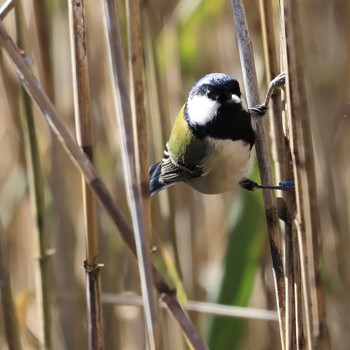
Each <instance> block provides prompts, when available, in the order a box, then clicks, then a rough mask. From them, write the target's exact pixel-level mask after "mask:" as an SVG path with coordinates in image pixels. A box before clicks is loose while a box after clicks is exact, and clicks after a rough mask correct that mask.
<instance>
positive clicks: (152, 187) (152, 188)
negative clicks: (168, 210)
mask: <svg viewBox="0 0 350 350" xmlns="http://www.w3.org/2000/svg"><path fill="white" fill-rule="evenodd" d="M161 167H162V163H161V162H159V163H156V164H153V165H152V166H151V167H150V168H149V176H150V181H149V193H150V195H151V196H153V195H154V194H155V193H157V192H159V191H160V190H162V189H163V188H166V187H168V186H169V184H166V183H165V182H164V181H162V180H161V178H160V175H161Z"/></svg>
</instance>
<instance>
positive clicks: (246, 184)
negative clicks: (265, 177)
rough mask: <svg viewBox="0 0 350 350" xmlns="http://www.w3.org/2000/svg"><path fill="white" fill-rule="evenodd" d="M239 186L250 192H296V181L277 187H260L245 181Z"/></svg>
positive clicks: (282, 183)
mask: <svg viewBox="0 0 350 350" xmlns="http://www.w3.org/2000/svg"><path fill="white" fill-rule="evenodd" d="M239 184H240V185H241V186H242V187H243V188H244V189H246V190H248V191H256V190H259V189H267V190H280V191H293V190H294V180H286V181H281V182H280V183H279V184H278V185H277V186H273V185H271V186H270V185H260V184H258V183H256V182H255V181H253V180H250V179H243V180H241V181H240V182H239Z"/></svg>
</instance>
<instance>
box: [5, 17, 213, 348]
mask: <svg viewBox="0 0 350 350" xmlns="http://www.w3.org/2000/svg"><path fill="white" fill-rule="evenodd" d="M0 46H2V48H3V49H4V50H5V52H6V53H7V55H8V57H9V58H10V61H11V62H12V64H13V68H14V70H15V72H16V73H17V75H18V78H19V80H20V82H21V84H22V85H23V87H24V88H25V89H26V90H27V92H28V94H29V95H30V96H31V98H32V99H33V101H34V102H35V103H36V105H37V106H38V108H39V109H40V110H41V111H42V113H43V115H44V117H45V119H46V121H47V123H48V125H49V127H50V128H51V130H52V131H53V132H54V134H55V135H56V137H57V138H58V140H59V141H60V143H61V144H62V146H63V148H64V149H65V151H66V152H67V154H68V155H69V157H70V158H71V160H72V162H73V163H74V164H75V166H76V167H77V168H78V169H79V170H80V172H81V173H82V174H83V175H84V177H85V180H86V181H87V183H88V184H89V185H90V186H91V188H92V189H93V191H94V194H95V195H96V197H97V198H98V200H99V201H100V203H101V205H102V206H103V208H104V209H105V211H106V213H107V214H108V215H109V216H110V218H111V220H112V222H113V223H114V224H115V226H116V227H117V228H118V229H119V232H120V235H121V237H122V239H123V240H124V242H125V243H126V244H127V246H128V247H129V248H130V250H131V251H132V253H133V254H134V256H136V248H135V241H134V236H133V232H132V229H131V227H130V226H129V225H128V223H127V221H126V219H125V218H124V216H123V214H122V213H121V212H120V210H119V209H118V208H117V207H116V206H115V204H114V203H113V200H112V197H111V195H110V193H109V191H108V189H107V187H106V185H105V184H104V182H103V181H102V180H101V178H100V177H99V174H98V172H97V170H96V168H95V167H94V165H93V164H92V163H91V161H90V159H89V157H87V155H86V154H85V153H84V152H82V151H81V150H80V148H79V146H78V145H77V143H76V142H75V141H74V139H73V137H72V136H71V134H70V133H69V131H68V130H67V128H66V127H65V126H64V124H63V123H62V121H61V118H60V117H59V115H58V113H57V111H56V110H55V108H54V106H53V105H52V103H51V102H50V100H49V99H48V97H47V95H46V94H45V92H44V90H43V89H42V86H41V85H40V83H39V82H38V80H37V79H36V78H35V76H34V75H33V74H32V73H31V71H30V70H29V68H28V66H27V63H26V62H25V60H24V58H23V56H22V54H21V51H20V50H19V49H18V47H17V46H16V45H15V44H14V42H13V40H12V39H11V37H10V36H9V35H8V33H7V31H6V29H5V27H4V25H3V23H2V21H0ZM152 272H153V278H154V284H155V286H156V289H157V291H158V293H159V294H160V295H161V296H162V297H163V300H164V301H165V303H166V304H167V306H168V310H169V311H170V313H171V314H172V315H173V317H174V318H175V319H176V320H177V322H178V323H179V325H180V327H181V328H182V330H183V333H184V335H185V336H186V337H187V339H188V340H189V342H190V343H191V345H192V346H193V347H194V349H196V350H202V349H203V350H205V349H208V348H207V346H206V344H205V343H204V341H203V339H202V338H201V336H200V334H199V333H198V330H197V329H196V328H195V326H194V325H193V323H192V322H191V320H190V319H189V317H188V315H187V314H186V312H185V311H184V310H183V308H182V307H181V305H180V303H179V302H178V300H177V298H176V293H175V291H174V290H173V289H171V288H170V287H169V286H168V284H167V283H166V282H165V281H164V279H163V278H162V276H161V275H160V273H159V272H158V271H157V269H156V268H155V266H154V265H152Z"/></svg>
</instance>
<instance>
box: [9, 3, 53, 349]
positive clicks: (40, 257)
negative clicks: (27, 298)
mask: <svg viewBox="0 0 350 350" xmlns="http://www.w3.org/2000/svg"><path fill="white" fill-rule="evenodd" d="M15 14H16V29H17V41H18V44H19V45H20V46H21V47H26V45H25V36H24V30H25V29H24V28H23V25H24V24H25V21H24V10H23V7H22V4H21V3H18V4H17V6H16V8H15ZM21 95H22V103H23V111H22V115H23V118H22V124H23V130H24V132H23V133H24V141H25V153H26V162H27V172H28V178H29V189H30V197H31V201H32V206H33V211H34V218H35V228H34V241H35V249H36V252H35V254H36V265H35V269H34V274H35V285H36V290H37V299H38V305H39V314H40V318H39V320H40V321H39V322H40V331H41V338H40V340H41V342H42V347H43V348H44V349H47V350H49V349H52V332H51V322H52V316H51V303H50V286H51V281H50V276H51V269H50V265H49V264H50V257H51V252H50V247H49V241H48V235H47V233H46V232H45V230H44V218H45V199H44V182H43V176H42V171H41V164H40V156H39V146H38V140H37V136H36V130H35V123H34V116H33V108H32V104H31V101H30V98H29V96H28V95H27V94H26V93H25V91H24V90H23V89H22V94H21Z"/></svg>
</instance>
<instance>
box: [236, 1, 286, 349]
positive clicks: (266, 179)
mask: <svg viewBox="0 0 350 350" xmlns="http://www.w3.org/2000/svg"><path fill="white" fill-rule="evenodd" d="M232 7H233V18H234V23H235V29H236V36H237V42H238V48H239V54H240V60H241V64H242V70H243V78H244V83H245V87H246V92H247V100H248V106H249V107H253V106H255V105H257V104H258V103H259V93H258V83H257V77H256V71H255V64H254V57H253V48H252V45H251V42H250V38H249V31H248V26H247V21H246V17H245V12H244V7H243V3H242V0H232ZM255 132H256V135H257V138H256V143H255V148H256V153H257V159H258V166H259V171H260V177H261V182H262V183H263V184H272V183H273V178H272V172H271V167H270V160H269V151H268V147H267V143H266V138H265V131H264V125H263V123H262V121H256V125H255ZM263 198H264V204H265V214H266V222H267V229H268V234H269V242H270V250H271V257H272V266H273V276H274V280H275V290H276V299H277V306H278V314H279V325H280V335H281V343H282V348H284V344H285V339H284V338H285V337H284V334H285V300H284V296H285V282H284V268H283V259H282V250H281V247H282V245H281V237H280V232H279V227H278V222H277V220H278V219H277V210H276V205H275V198H274V195H273V192H272V191H270V190H264V191H263Z"/></svg>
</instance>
